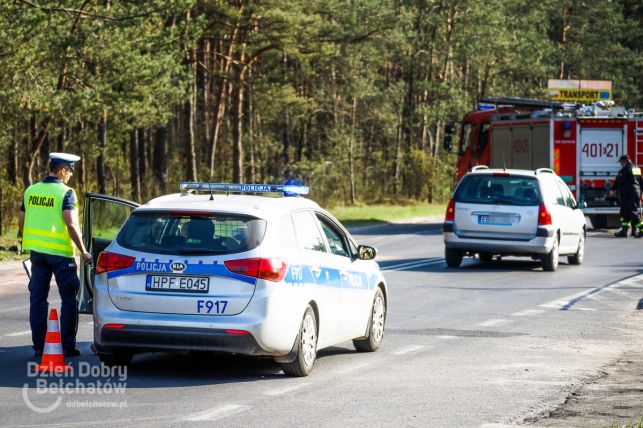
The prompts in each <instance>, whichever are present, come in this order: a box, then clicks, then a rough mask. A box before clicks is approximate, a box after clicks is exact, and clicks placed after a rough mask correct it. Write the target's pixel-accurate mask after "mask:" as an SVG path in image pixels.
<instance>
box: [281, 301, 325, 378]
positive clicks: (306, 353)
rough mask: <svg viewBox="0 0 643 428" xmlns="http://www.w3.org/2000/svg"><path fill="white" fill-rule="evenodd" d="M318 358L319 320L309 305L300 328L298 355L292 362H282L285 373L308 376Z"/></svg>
mask: <svg viewBox="0 0 643 428" xmlns="http://www.w3.org/2000/svg"><path fill="white" fill-rule="evenodd" d="M316 358H317V320H316V319H315V313H314V312H313V308H311V307H310V306H308V307H307V308H306V312H304V318H303V319H302V321H301V327H300V328H299V341H298V343H297V356H296V357H295V359H294V360H293V361H292V362H290V363H282V364H281V367H282V369H283V370H284V373H285V374H287V375H289V376H298V377H303V376H308V375H309V374H310V372H311V371H312V370H313V366H314V365H315V359H316Z"/></svg>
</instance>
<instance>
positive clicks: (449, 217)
mask: <svg viewBox="0 0 643 428" xmlns="http://www.w3.org/2000/svg"><path fill="white" fill-rule="evenodd" d="M454 220H455V201H454V200H453V199H451V200H450V201H449V205H447V212H446V214H445V215H444V221H454Z"/></svg>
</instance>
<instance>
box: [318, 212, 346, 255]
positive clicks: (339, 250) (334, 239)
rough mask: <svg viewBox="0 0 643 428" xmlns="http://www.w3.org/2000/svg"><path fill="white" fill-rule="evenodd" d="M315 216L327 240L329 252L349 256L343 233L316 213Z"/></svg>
mask: <svg viewBox="0 0 643 428" xmlns="http://www.w3.org/2000/svg"><path fill="white" fill-rule="evenodd" d="M317 218H318V219H319V222H320V223H321V225H322V229H323V231H324V235H326V239H327V240H328V245H329V247H330V252H331V253H333V254H335V255H337V256H344V257H349V252H348V248H347V246H346V239H345V237H344V236H343V234H342V233H341V232H339V231H338V230H336V227H333V226H332V224H331V222H330V221H328V220H326V219H325V218H323V217H321V216H319V215H317Z"/></svg>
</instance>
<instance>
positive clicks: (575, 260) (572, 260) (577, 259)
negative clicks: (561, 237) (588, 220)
mask: <svg viewBox="0 0 643 428" xmlns="http://www.w3.org/2000/svg"><path fill="white" fill-rule="evenodd" d="M584 257H585V229H583V231H582V232H581V233H580V238H578V249H577V250H576V252H575V253H574V254H572V255H571V256H567V261H568V262H569V264H570V265H579V264H581V263H583V258H584Z"/></svg>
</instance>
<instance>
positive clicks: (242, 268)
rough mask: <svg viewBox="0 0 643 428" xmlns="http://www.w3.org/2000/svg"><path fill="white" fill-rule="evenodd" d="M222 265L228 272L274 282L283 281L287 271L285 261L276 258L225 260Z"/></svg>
mask: <svg viewBox="0 0 643 428" xmlns="http://www.w3.org/2000/svg"><path fill="white" fill-rule="evenodd" d="M224 264H225V267H226V268H228V270H229V271H230V272H234V273H238V274H239V275H246V276H252V277H254V278H260V279H267V280H268V281H274V282H279V281H281V280H282V279H284V276H286V271H287V270H288V264H287V263H286V261H285V260H283V259H280V258H276V257H273V258H253V259H240V260H227V261H226V262H224Z"/></svg>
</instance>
